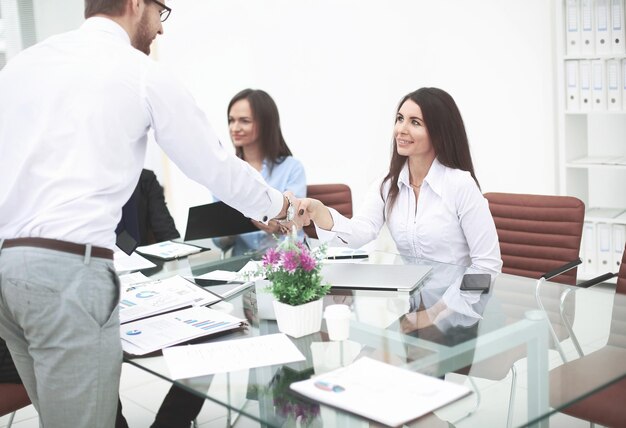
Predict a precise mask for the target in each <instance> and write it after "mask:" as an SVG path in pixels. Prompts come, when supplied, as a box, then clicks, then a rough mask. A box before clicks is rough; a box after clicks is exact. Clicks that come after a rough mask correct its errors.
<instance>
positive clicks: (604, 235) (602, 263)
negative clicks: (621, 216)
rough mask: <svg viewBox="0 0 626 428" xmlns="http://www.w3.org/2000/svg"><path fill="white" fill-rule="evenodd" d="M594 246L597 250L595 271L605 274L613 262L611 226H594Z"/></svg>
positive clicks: (600, 224) (605, 224) (598, 224)
mask: <svg viewBox="0 0 626 428" xmlns="http://www.w3.org/2000/svg"><path fill="white" fill-rule="evenodd" d="M596 245H597V249H598V256H597V259H598V265H597V270H598V271H600V272H607V271H608V270H609V269H610V268H611V263H612V261H613V256H612V254H611V253H612V251H611V249H612V246H611V225H610V224H608V223H597V224H596Z"/></svg>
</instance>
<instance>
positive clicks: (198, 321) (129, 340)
mask: <svg viewBox="0 0 626 428" xmlns="http://www.w3.org/2000/svg"><path fill="white" fill-rule="evenodd" d="M243 323H244V320H242V319H240V318H236V317H233V316H232V315H228V314H226V313H224V312H220V311H216V310H214V309H210V308H207V307H204V306H201V307H194V308H188V309H183V310H180V311H176V312H170V313H167V314H162V315H158V316H155V317H152V318H146V319H143V320H139V321H135V322H131V323H128V324H122V325H121V326H120V336H121V338H122V349H123V350H124V351H125V352H127V353H129V354H133V355H145V354H148V353H150V352H154V351H158V350H160V349H163V348H166V347H168V346H172V345H176V344H178V343H182V342H186V341H188V340H192V339H195V338H198V337H202V336H207V335H210V334H215V333H219V332H222V331H226V330H231V329H234V328H238V327H239V326H241V325H242V324H243Z"/></svg>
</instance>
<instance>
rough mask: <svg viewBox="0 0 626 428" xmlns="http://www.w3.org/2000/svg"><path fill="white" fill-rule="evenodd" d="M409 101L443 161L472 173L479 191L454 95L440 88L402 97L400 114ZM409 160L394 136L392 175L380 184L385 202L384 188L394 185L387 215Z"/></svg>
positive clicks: (390, 172)
mask: <svg viewBox="0 0 626 428" xmlns="http://www.w3.org/2000/svg"><path fill="white" fill-rule="evenodd" d="M406 100H411V101H413V102H414V103H415V104H417V105H418V106H420V109H421V110H422V119H424V123H425V125H426V129H427V130H428V135H429V137H430V141H431V143H432V145H433V149H434V150H435V155H436V157H437V159H438V160H439V162H440V163H441V164H442V165H445V166H447V167H449V168H455V169H461V170H463V171H468V172H469V173H470V174H471V175H472V178H473V179H474V181H475V182H476V185H477V186H478V188H480V184H479V183H478V179H477V178H476V174H474V165H473V163H472V156H471V154H470V148H469V142H468V140H467V134H466V132H465V125H464V124H463V118H462V117H461V112H460V111H459V108H458V107H457V105H456V103H455V102H454V99H452V97H451V96H450V94H448V93H447V92H445V91H443V90H441V89H439V88H420V89H418V90H417V91H415V92H411V93H410V94H408V95H405V96H404V97H403V98H402V100H401V101H400V103H399V104H398V108H397V110H396V114H397V113H398V112H399V111H400V107H402V104H404V102H405V101H406ZM406 160H407V157H406V156H401V155H399V154H398V150H397V149H396V141H395V136H394V138H393V141H392V144H391V162H390V163H389V173H388V174H387V176H386V177H385V179H384V180H383V182H382V184H381V185H380V193H381V196H382V197H383V199H384V195H383V187H384V185H385V183H386V182H387V181H390V182H391V186H390V188H389V194H388V197H387V200H386V201H385V206H386V210H387V213H386V214H387V215H388V214H389V213H390V212H391V210H392V208H393V206H394V204H395V203H396V200H397V198H398V192H399V189H398V176H399V175H400V171H401V170H402V168H403V167H404V164H405V162H406Z"/></svg>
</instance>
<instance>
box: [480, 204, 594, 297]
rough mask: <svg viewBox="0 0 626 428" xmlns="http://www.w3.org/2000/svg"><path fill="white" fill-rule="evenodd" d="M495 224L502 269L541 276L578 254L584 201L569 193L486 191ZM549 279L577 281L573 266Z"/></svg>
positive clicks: (583, 216) (525, 274)
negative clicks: (554, 194) (551, 194)
mask: <svg viewBox="0 0 626 428" xmlns="http://www.w3.org/2000/svg"><path fill="white" fill-rule="evenodd" d="M485 198H487V200H488V201H489V209H490V210H491V215H492V216H493V220H494V222H495V224H496V229H497V232H498V240H499V241H500V252H501V254H502V262H503V266H502V272H504V273H510V274H514V275H520V276H525V277H529V278H537V279H538V278H540V277H541V276H542V275H543V274H545V273H546V272H549V271H551V270H554V269H556V268H559V267H561V266H562V265H564V264H565V263H567V262H571V261H573V260H576V259H577V258H578V257H579V254H580V241H581V239H582V230H583V223H584V220H585V204H584V203H583V202H582V201H581V200H580V199H578V198H574V197H571V196H548V195H524V194H514V193H485ZM552 281H555V282H560V283H563V284H569V285H574V284H576V269H571V270H569V271H568V272H565V273H564V274H562V275H559V276H557V277H556V278H554V279H553V280H552Z"/></svg>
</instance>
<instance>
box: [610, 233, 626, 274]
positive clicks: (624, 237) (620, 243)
mask: <svg viewBox="0 0 626 428" xmlns="http://www.w3.org/2000/svg"><path fill="white" fill-rule="evenodd" d="M612 230H613V236H612V238H613V239H612V241H613V263H612V264H611V266H612V267H611V270H610V271H611V272H617V271H618V270H619V267H620V264H621V263H622V254H624V245H625V244H626V224H619V223H615V224H613V226H612Z"/></svg>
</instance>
